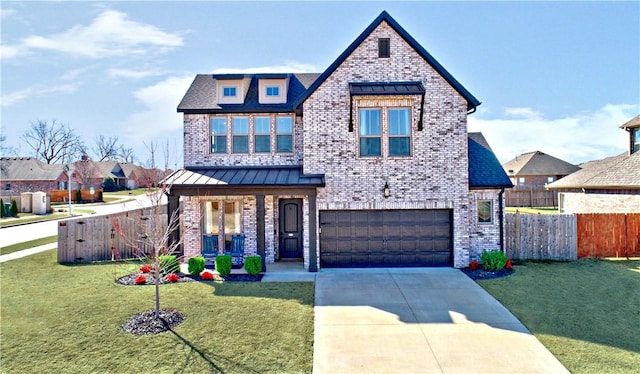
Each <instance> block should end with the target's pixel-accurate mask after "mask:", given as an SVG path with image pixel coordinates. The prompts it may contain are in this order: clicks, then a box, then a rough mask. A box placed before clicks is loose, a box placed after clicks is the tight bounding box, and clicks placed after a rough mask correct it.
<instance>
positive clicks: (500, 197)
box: [498, 187, 505, 253]
mask: <svg viewBox="0 0 640 374" xmlns="http://www.w3.org/2000/svg"><path fill="white" fill-rule="evenodd" d="M503 195H504V187H503V188H501V189H500V192H498V219H499V221H500V250H501V251H502V253H505V248H504V206H503V205H504V204H503V200H504V199H503Z"/></svg>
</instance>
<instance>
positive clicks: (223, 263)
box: [216, 255, 231, 277]
mask: <svg viewBox="0 0 640 374" xmlns="http://www.w3.org/2000/svg"><path fill="white" fill-rule="evenodd" d="M216 271H218V274H220V275H221V276H223V277H224V276H226V275H229V274H231V256H230V255H220V256H218V257H216Z"/></svg>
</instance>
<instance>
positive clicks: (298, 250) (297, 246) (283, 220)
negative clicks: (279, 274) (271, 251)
mask: <svg viewBox="0 0 640 374" xmlns="http://www.w3.org/2000/svg"><path fill="white" fill-rule="evenodd" d="M279 211H280V220H279V226H280V258H283V259H289V258H302V199H282V200H280V203H279Z"/></svg>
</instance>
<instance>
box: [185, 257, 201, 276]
mask: <svg viewBox="0 0 640 374" xmlns="http://www.w3.org/2000/svg"><path fill="white" fill-rule="evenodd" d="M188 264H189V274H192V275H199V274H200V273H202V271H203V270H204V264H205V262H204V257H191V258H190V259H189V263H188Z"/></svg>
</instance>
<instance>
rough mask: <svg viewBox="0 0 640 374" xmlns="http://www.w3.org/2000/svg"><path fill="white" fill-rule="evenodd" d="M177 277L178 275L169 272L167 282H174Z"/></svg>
mask: <svg viewBox="0 0 640 374" xmlns="http://www.w3.org/2000/svg"><path fill="white" fill-rule="evenodd" d="M179 279H180V277H179V276H178V274H176V273H171V274H169V275H167V281H169V282H174V283H175V282H177V281H178V280H179Z"/></svg>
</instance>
